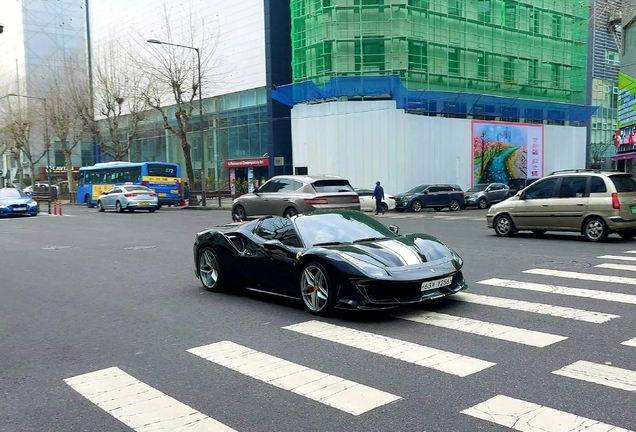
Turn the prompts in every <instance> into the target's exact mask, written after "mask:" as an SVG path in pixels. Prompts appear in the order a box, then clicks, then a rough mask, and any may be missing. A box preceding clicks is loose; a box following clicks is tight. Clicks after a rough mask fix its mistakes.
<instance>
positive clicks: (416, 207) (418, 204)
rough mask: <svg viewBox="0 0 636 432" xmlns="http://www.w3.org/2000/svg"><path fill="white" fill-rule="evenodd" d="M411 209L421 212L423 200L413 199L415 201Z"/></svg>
mask: <svg viewBox="0 0 636 432" xmlns="http://www.w3.org/2000/svg"><path fill="white" fill-rule="evenodd" d="M411 211H414V212H415V213H419V212H421V211H422V201H420V200H413V202H412V203H411Z"/></svg>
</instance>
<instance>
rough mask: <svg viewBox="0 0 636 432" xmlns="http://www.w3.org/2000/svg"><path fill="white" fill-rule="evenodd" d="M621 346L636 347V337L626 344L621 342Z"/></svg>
mask: <svg viewBox="0 0 636 432" xmlns="http://www.w3.org/2000/svg"><path fill="white" fill-rule="evenodd" d="M621 345H627V346H631V347H636V337H635V338H633V339H630V340H626V341H625V342H621Z"/></svg>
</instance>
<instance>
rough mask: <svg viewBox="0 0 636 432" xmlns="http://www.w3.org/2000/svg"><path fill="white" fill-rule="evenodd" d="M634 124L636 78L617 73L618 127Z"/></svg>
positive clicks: (635, 118)
mask: <svg viewBox="0 0 636 432" xmlns="http://www.w3.org/2000/svg"><path fill="white" fill-rule="evenodd" d="M632 125H636V79H635V78H632V77H630V76H629V75H627V74H625V73H623V72H619V73H618V128H619V129H623V128H625V127H627V126H632Z"/></svg>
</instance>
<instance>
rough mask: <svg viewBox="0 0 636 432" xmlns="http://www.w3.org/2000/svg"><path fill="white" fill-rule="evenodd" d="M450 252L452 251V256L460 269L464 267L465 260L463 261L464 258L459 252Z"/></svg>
mask: <svg viewBox="0 0 636 432" xmlns="http://www.w3.org/2000/svg"><path fill="white" fill-rule="evenodd" d="M449 249H450V248H449ZM450 251H451V256H452V257H453V259H454V260H455V261H457V263H458V264H459V265H460V267H463V266H464V260H463V259H462V257H460V256H459V254H458V253H457V252H455V251H454V250H453V249H450Z"/></svg>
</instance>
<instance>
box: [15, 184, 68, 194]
mask: <svg viewBox="0 0 636 432" xmlns="http://www.w3.org/2000/svg"><path fill="white" fill-rule="evenodd" d="M34 187H37V188H48V187H49V184H48V183H36V184H34V185H31V186H27V187H25V188H24V189H22V191H24V193H26V194H30V193H33V188H34ZM53 189H55V190H56V191H57V193H58V194H59V193H60V188H59V186H57V185H53Z"/></svg>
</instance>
